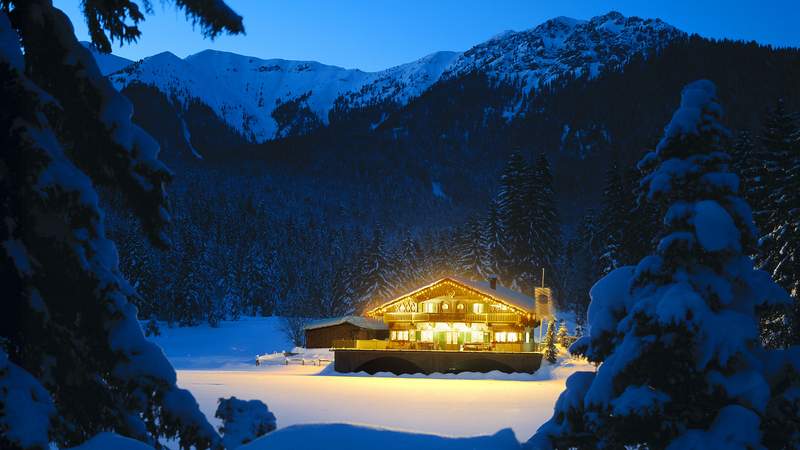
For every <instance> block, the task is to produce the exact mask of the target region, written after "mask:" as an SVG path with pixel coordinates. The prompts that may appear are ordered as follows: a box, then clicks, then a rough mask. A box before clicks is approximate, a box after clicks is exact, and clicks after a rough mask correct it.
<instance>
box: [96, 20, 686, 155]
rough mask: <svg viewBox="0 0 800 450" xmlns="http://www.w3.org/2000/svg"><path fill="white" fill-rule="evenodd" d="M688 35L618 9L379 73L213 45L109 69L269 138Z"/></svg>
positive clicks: (532, 83)
mask: <svg viewBox="0 0 800 450" xmlns="http://www.w3.org/2000/svg"><path fill="white" fill-rule="evenodd" d="M683 34H684V33H683V32H681V31H679V30H677V29H676V28H674V27H672V26H670V25H668V24H666V23H664V22H662V21H661V20H658V19H640V18H637V17H624V16H622V15H621V14H620V13H617V12H611V13H608V14H605V15H603V16H598V17H595V18H592V19H591V20H588V21H582V20H576V19H569V18H564V17H559V18H555V19H552V20H549V21H547V22H545V23H543V24H541V25H539V26H537V27H535V28H533V29H530V30H526V31H522V32H513V31H508V32H504V33H501V34H500V35H497V36H495V37H494V38H492V39H490V40H488V41H487V42H484V43H482V44H479V45H476V46H475V47H473V48H471V49H469V50H467V51H465V52H462V53H455V52H438V53H434V54H431V55H428V56H426V57H424V58H421V59H419V60H417V61H414V62H411V63H408V64H403V65H400V66H397V67H393V68H390V69H386V70H383V71H379V72H363V71H361V70H357V69H344V68H341V67H336V66H330V65H325V64H321V63H318V62H313V61H287V60H282V59H269V60H263V59H258V58H254V57H249V56H242V55H238V54H234V53H226V52H219V51H212V50H206V51H203V52H200V53H197V54H195V55H191V56H188V57H186V58H185V59H181V58H178V57H177V56H175V55H173V54H171V53H160V54H158V55H154V56H151V57H149V58H145V59H144V60H141V61H138V62H136V63H133V64H130V65H128V66H127V67H124V68H123V69H122V70H119V69H117V70H116V71H113V70H111V69H110V68H108V67H101V70H103V71H104V73H107V72H114V73H113V74H111V75H110V77H111V80H112V82H113V83H114V84H115V85H116V86H117V87H118V88H119V89H123V88H125V87H126V86H128V85H130V84H133V83H143V84H145V85H151V86H154V87H156V88H157V89H159V90H160V91H161V92H163V93H164V94H166V96H167V97H168V98H169V99H170V100H171V101H173V102H178V103H180V104H182V105H183V106H185V105H186V104H187V102H191V101H199V102H201V103H204V104H206V105H208V106H209V107H210V108H211V109H212V110H213V111H214V112H215V113H216V114H217V115H218V116H219V117H220V118H221V119H222V120H223V121H224V122H225V123H227V124H228V125H229V126H230V127H232V128H233V129H235V130H237V131H238V132H240V133H241V134H242V135H243V136H244V137H246V138H247V139H249V140H251V141H253V142H264V141H267V140H270V139H274V138H279V137H283V136H286V135H289V134H297V133H303V132H305V131H307V130H308V128H311V127H313V126H315V124H316V125H319V124H326V123H327V121H328V113H329V112H330V111H331V109H332V108H333V107H334V106H335V105H336V106H337V107H345V108H351V109H356V108H360V107H364V106H368V105H375V104H382V103H386V102H388V103H390V104H395V105H400V106H402V105H404V104H406V103H407V102H408V101H409V100H410V99H412V98H414V97H417V96H419V95H420V94H421V93H423V92H424V91H425V90H427V89H429V88H430V87H431V86H432V85H433V84H434V83H436V82H437V81H438V80H440V79H452V78H458V77H460V76H463V75H465V74H468V73H470V72H473V71H480V72H483V73H485V74H486V75H487V76H488V77H489V78H490V79H493V80H497V81H502V82H504V83H508V84H511V85H513V86H515V87H517V88H518V89H519V93H520V94H523V93H524V94H527V93H529V92H530V91H531V90H535V89H536V88H537V87H538V86H540V85H542V84H545V83H548V82H550V81H552V80H554V79H556V78H559V77H563V76H580V75H582V74H588V75H589V76H590V77H593V76H596V75H597V74H598V73H600V71H601V70H603V69H604V68H615V67H619V66H620V65H622V64H624V63H625V62H626V61H627V60H628V59H629V58H630V57H631V56H633V55H634V54H636V53H640V52H643V51H646V50H648V49H651V48H654V47H660V46H663V45H665V44H666V43H668V42H669V41H671V40H672V39H674V38H676V37H678V36H681V35H683ZM115 62H116V61H115ZM104 65H108V64H106V63H105V62H104V61H101V66H104Z"/></svg>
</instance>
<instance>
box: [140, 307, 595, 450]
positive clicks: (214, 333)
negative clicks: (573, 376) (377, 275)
mask: <svg viewBox="0 0 800 450" xmlns="http://www.w3.org/2000/svg"><path fill="white" fill-rule="evenodd" d="M161 332H162V335H161V336H159V337H156V338H154V340H155V341H156V342H157V343H158V344H159V345H160V346H161V347H162V348H163V349H164V352H165V353H166V355H167V357H168V358H169V359H170V361H172V363H173V364H174V365H175V367H176V369H177V371H178V384H179V385H180V386H181V387H184V388H187V389H189V390H190V391H191V392H192V393H193V394H194V395H195V398H196V399H197V401H198V402H199V404H200V408H201V409H202V411H203V412H204V413H205V414H206V415H207V416H208V417H209V419H211V420H212V423H213V424H214V425H215V426H216V425H219V421H218V420H217V419H214V418H213V415H214V411H215V410H216V406H217V399H218V398H220V397H230V396H236V397H238V398H241V399H259V400H262V401H263V402H264V403H266V404H267V405H268V406H269V408H270V410H271V411H273V412H274V413H275V416H276V417H277V421H278V431H277V432H275V433H273V434H274V436H272V437H270V440H275V441H281V440H282V439H287V440H291V439H292V436H294V437H297V435H299V434H301V435H303V436H305V435H306V432H308V433H310V435H309V436H307V439H306V440H304V441H303V442H305V443H306V444H307V445H308V447H302V446H300V444H299V443H296V446H293V447H286V448H314V446H313V445H311V443H312V442H314V441H313V439H312V438H311V437H310V436H311V435H313V434H314V432H313V430H317V434H319V433H321V431H319V430H318V429H317V428H313V427H311V428H308V427H301V428H300V429H302V430H306V431H298V430H299V429H298V428H297V427H293V426H294V425H300V424H312V423H349V424H357V425H361V426H366V427H378V428H391V429H394V430H407V431H413V432H421V433H431V434H437V435H439V436H448V437H464V436H477V435H495V434H496V433H498V431H501V430H503V429H507V428H510V429H511V430H513V435H516V438H517V439H518V440H520V441H525V440H527V439H528V438H529V437H530V436H531V435H532V434H533V432H534V431H535V430H536V429H537V428H538V427H539V425H541V424H542V423H543V422H544V421H545V420H547V419H548V418H549V417H550V416H551V414H552V411H553V405H554V403H555V400H556V398H557V397H558V395H559V394H560V393H561V391H563V389H564V379H565V378H566V376H567V375H569V374H570V373H572V372H573V371H575V370H579V369H583V370H591V368H590V367H591V366H588V365H587V364H586V363H583V362H580V361H575V360H571V359H565V360H563V361H561V362H560V364H559V365H557V366H549V365H547V364H546V363H545V365H544V366H543V367H542V369H540V370H539V372H537V373H536V374H533V375H528V374H503V373H499V372H498V373H491V374H478V373H467V374H458V375H453V374H437V375H432V376H425V375H403V376H399V377H398V376H395V375H391V374H379V375H376V376H369V375H366V374H363V373H362V374H339V373H336V372H334V371H333V370H332V369H333V368H332V366H326V365H325V364H324V363H323V364H322V365H320V366H317V365H301V364H299V363H293V364H289V365H284V364H283V359H282V358H280V357H271V358H267V359H271V361H265V363H263V364H262V365H261V366H256V365H255V357H256V354H270V353H275V352H280V351H283V350H290V349H291V344H290V342H289V341H288V340H287V339H286V338H285V337H284V336H283V334H282V333H281V331H280V319H277V318H246V319H243V320H240V321H237V322H223V323H222V325H221V326H220V327H219V328H211V327H208V326H199V327H192V328H172V329H170V328H167V327H165V326H162V329H161ZM316 353H319V352H314V354H313V355H312V354H309V355H307V356H309V360H311V359H314V357H315V356H319V355H317V354H316ZM354 430H358V431H363V430H361V429H356V428H353V427H346V426H337V427H333V428H331V429H330V431H331V432H334V431H335V432H337V433H343V434H344V435H348V433H352V432H355V431H354ZM367 431H369V433H367V434H366V435H365V436H373V437H374V438H375V439H378V437H377V436H378V435H380V433H384V432H385V433H390V432H389V431H385V430H384V431H380V430H371V429H370V430H367ZM395 434H397V436H398V437H397V439H398V440H399V441H402V438H401V436H407V435H406V434H403V433H395ZM287 435H290V436H288V437H287ZM393 436H394V435H393ZM509 436H511V434H509V433H508V431H506V432H505V434H504V433H500V434H499V435H497V436H492V437H491V439H494V440H497V444H496V445H495V444H493V445H492V447H497V446H498V445H500V443H501V442H505V441H506V440H508V439H509ZM384 437H385V436H384ZM365 438H366V437H365ZM428 438H430V439H434V440H436V439H441V438H438V437H432V436H431V437H428ZM426 439H427V438H426ZM482 439H490V437H489V436H485V437H484V438H482ZM399 441H398V442H399ZM437 442H438V441H437ZM444 442H446V443H447V445H446V446H444V447H440V446H438V444H437V445H436V446H434V447H437V448H465V447H466V446H467V445H468V444H467V443H468V442H472V441H464V440H445V441H441V443H444ZM492 442H494V441H492ZM431 443H432V444H431V445H432V446H433V441H431ZM486 443H488V441H486ZM473 444H474V442H473ZM304 445H305V444H304ZM341 445H344V442H342V443H341ZM469 445H472V444H469ZM451 446H452V447H451ZM503 446H504V444H503ZM503 446H501V447H500V448H502V447H503ZM271 448H274V447H271ZM278 448H284V447H283V446H282V445H278ZM337 448H338V447H337ZM341 448H347V446H346V445H344V446H343V447H341Z"/></svg>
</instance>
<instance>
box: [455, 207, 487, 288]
mask: <svg viewBox="0 0 800 450" xmlns="http://www.w3.org/2000/svg"><path fill="white" fill-rule="evenodd" d="M483 238H484V233H483V229H482V224H481V221H480V218H479V217H473V218H471V219H469V220H468V221H467V223H465V224H464V226H463V227H462V229H461V232H460V233H459V236H458V242H457V248H456V253H457V256H458V261H457V267H456V273H457V274H459V275H461V276H464V277H466V278H468V279H470V280H479V281H482V280H486V279H487V277H488V276H489V273H488V270H487V269H488V267H489V264H488V263H487V261H486V260H487V258H486V255H485V253H484V252H485V249H486V245H485V244H484V242H483Z"/></svg>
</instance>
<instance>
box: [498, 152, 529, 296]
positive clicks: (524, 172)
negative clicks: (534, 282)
mask: <svg viewBox="0 0 800 450" xmlns="http://www.w3.org/2000/svg"><path fill="white" fill-rule="evenodd" d="M531 181H532V180H531V170H530V167H529V166H528V163H527V162H526V161H525V158H524V157H523V156H522V155H521V154H520V153H518V152H514V153H512V154H511V156H510V157H509V159H508V162H507V163H506V167H505V169H504V170H503V173H502V175H501V176H500V189H499V191H498V193H497V209H498V214H499V217H500V224H501V227H502V242H503V248H504V249H505V251H506V252H507V254H506V257H507V260H506V261H503V262H500V263H499V267H500V268H501V270H502V273H501V275H500V276H501V279H502V280H503V281H505V283H506V284H507V285H508V286H512V285H515V284H517V285H529V284H530V283H531V279H532V276H533V273H532V272H533V268H532V267H531V260H530V245H529V244H530V240H529V236H530V226H529V220H530V209H531V207H530V205H529V204H528V201H529V190H530V183H531Z"/></svg>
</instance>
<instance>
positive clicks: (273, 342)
mask: <svg viewBox="0 0 800 450" xmlns="http://www.w3.org/2000/svg"><path fill="white" fill-rule="evenodd" d="M281 326H282V325H281V319H280V318H278V317H243V318H242V319H240V320H236V321H231V320H223V321H222V322H220V324H219V326H217V327H211V326H209V325H208V324H203V325H198V326H195V327H173V328H170V327H169V326H168V325H167V324H166V323H165V322H159V328H160V330H161V335H160V336H150V337H149V338H148V339H150V340H151V341H153V342H155V343H156V344H157V345H158V346H159V347H161V349H162V350H163V351H164V354H165V355H166V356H167V359H169V362H170V363H172V365H173V367H175V368H176V369H239V368H252V367H255V360H256V355H263V354H268V353H273V352H282V351H290V350H292V347H293V345H292V343H291V341H289V339H288V338H287V337H286V335H285V334H284V333H283V331H282V330H281Z"/></svg>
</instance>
